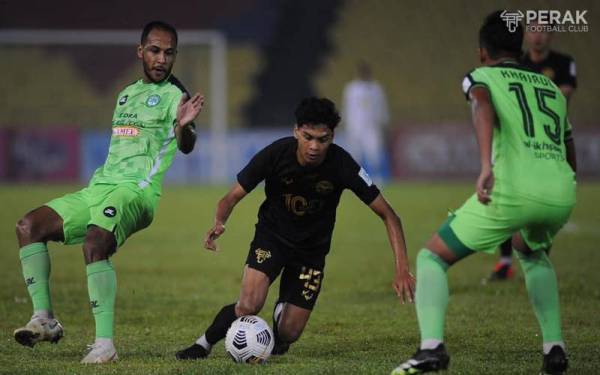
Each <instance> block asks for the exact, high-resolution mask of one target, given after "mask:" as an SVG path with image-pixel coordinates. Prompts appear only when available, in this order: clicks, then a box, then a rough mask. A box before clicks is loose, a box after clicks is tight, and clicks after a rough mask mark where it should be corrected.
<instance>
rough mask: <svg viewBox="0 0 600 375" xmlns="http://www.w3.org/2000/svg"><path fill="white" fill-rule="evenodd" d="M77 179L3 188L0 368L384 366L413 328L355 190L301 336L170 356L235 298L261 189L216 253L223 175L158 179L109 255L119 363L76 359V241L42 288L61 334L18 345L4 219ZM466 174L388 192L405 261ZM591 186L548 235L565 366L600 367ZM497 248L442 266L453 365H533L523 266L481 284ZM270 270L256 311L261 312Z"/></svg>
mask: <svg viewBox="0 0 600 375" xmlns="http://www.w3.org/2000/svg"><path fill="white" fill-rule="evenodd" d="M76 189H77V187H75V186H53V187H29V186H4V187H0V196H1V201H2V204H3V209H2V212H1V213H0V244H1V247H0V248H1V251H0V264H1V271H2V278H1V279H0V317H1V319H0V340H1V344H0V373H2V374H4V373H6V374H27V373H30V374H42V373H43V374H84V373H85V374H88V373H94V374H95V373H98V374H142V373H144V374H150V373H152V374H191V373H207V374H208V373H210V374H219V373H222V374H230V373H247V374H254V373H261V374H262V373H264V374H281V373H290V374H292V373H293V374H299V373H306V374H313V373H315V372H317V371H318V372H319V373H322V374H328V373H356V374H366V373H377V374H386V373H389V371H390V370H391V369H392V368H394V367H395V366H396V365H397V364H398V363H399V362H400V361H401V360H402V361H403V360H405V359H406V358H407V357H408V356H410V355H411V354H412V353H413V352H414V350H415V348H416V346H417V344H418V341H419V335H418V327H417V322H416V316H415V310H414V306H412V305H401V304H400V303H399V302H398V300H397V298H396V297H395V295H394V293H393V290H392V288H391V281H392V277H393V265H392V264H393V263H392V253H391V250H390V248H389V246H388V242H387V236H386V234H385V229H384V226H383V225H382V223H381V222H380V220H379V219H378V218H377V217H376V216H375V215H374V214H372V213H370V210H369V209H368V207H366V206H364V205H363V204H362V203H361V202H360V201H359V200H358V199H357V198H356V197H354V196H353V194H352V193H350V192H346V193H345V194H344V196H343V198H342V202H341V204H340V208H339V209H338V217H337V224H336V229H335V233H334V240H333V244H332V251H331V253H330V255H329V257H328V259H327V267H326V270H325V279H324V287H323V290H322V292H321V296H320V298H319V302H318V303H317V306H316V308H315V311H314V313H313V316H312V317H311V320H310V321H309V323H308V326H307V328H306V330H305V333H304V335H303V336H302V337H301V338H300V340H299V341H298V342H297V343H296V344H294V345H293V346H292V348H291V350H290V352H289V353H288V354H287V355H285V356H283V357H274V358H272V359H271V360H270V361H269V363H268V365H266V366H258V367H256V366H245V365H236V364H234V363H233V362H232V361H231V360H230V359H229V358H228V357H227V356H226V353H225V351H224V348H223V343H222V342H220V343H219V344H218V345H217V346H216V347H215V348H214V350H213V354H212V355H211V357H210V358H209V359H208V360H205V361H198V362H177V361H176V360H175V359H174V353H175V351H177V350H179V349H181V348H183V347H185V346H188V345H190V344H191V343H192V342H193V341H194V340H195V339H196V337H197V336H198V335H199V334H200V333H202V332H203V330H204V329H205V328H206V327H207V326H208V325H209V324H210V322H211V321H212V319H213V317H214V315H215V313H216V312H217V311H218V310H219V309H220V308H221V306H223V305H225V304H228V303H231V302H233V301H235V299H236V298H237V295H238V293H239V284H240V280H241V272H242V266H243V263H244V260H245V257H246V254H247V251H248V246H249V242H250V240H251V239H252V235H253V230H254V223H255V222H256V212H257V209H258V206H259V204H260V202H261V201H262V199H263V196H264V195H263V193H262V191H261V190H262V189H261V188H259V189H257V191H255V192H254V193H253V194H251V195H249V196H248V197H247V198H246V199H245V200H244V201H243V202H241V203H240V204H239V205H238V207H237V208H236V210H235V212H234V214H233V215H232V217H231V219H230V221H229V222H228V225H227V232H226V233H225V235H224V236H223V237H222V239H221V240H220V242H219V245H220V251H219V252H218V253H212V252H208V251H205V250H203V249H202V247H201V245H202V241H203V236H204V233H205V232H206V231H207V230H208V229H209V228H210V226H211V225H212V220H213V212H214V209H215V204H216V202H217V200H218V198H220V196H221V195H223V194H224V193H225V191H226V188H225V187H219V188H216V187H215V188H208V187H189V188H182V187H169V186H167V187H166V188H165V192H164V196H163V198H162V201H161V204H160V207H159V210H158V213H157V215H156V216H155V221H154V223H153V224H152V226H151V227H150V228H149V229H146V230H145V231H143V232H140V233H138V234H135V235H134V236H133V237H132V238H131V239H130V240H128V241H127V242H126V244H125V245H124V246H123V247H122V248H121V249H120V250H119V252H118V254H117V255H116V256H115V257H114V258H113V262H114V264H115V267H116V270H117V280H118V281H117V282H118V293H117V303H116V330H115V332H116V333H115V334H116V337H115V343H116V346H117V350H118V353H119V356H120V357H121V360H120V362H118V363H115V364H111V365H106V366H101V367H93V368H90V367H85V366H84V365H80V364H79V363H78V362H79V360H80V359H81V358H82V356H83V354H84V349H85V345H86V344H88V343H91V342H92V341H93V335H94V324H93V318H92V315H91V311H90V308H89V304H88V297H87V289H86V278H85V267H84V263H83V258H82V254H81V247H80V246H70V247H65V246H62V245H59V244H51V245H50V254H51V259H52V275H51V286H52V297H53V302H54V308H55V310H56V314H57V317H58V318H59V319H60V321H61V322H62V323H63V325H64V327H65V337H64V339H63V340H62V341H61V342H60V343H59V344H58V345H49V344H47V343H42V344H38V345H37V346H36V347H35V348H34V349H33V350H31V349H29V348H26V347H22V346H20V345H18V344H17V343H16V342H15V341H14V339H13V337H12V331H13V329H15V328H17V327H19V326H21V325H23V324H24V323H26V322H27V320H28V319H29V316H30V314H31V305H30V301H29V297H28V295H27V291H26V289H25V286H24V283H23V280H22V276H21V268H20V264H19V257H18V252H17V251H18V249H17V244H16V239H15V236H14V225H15V222H16V221H17V220H18V218H19V217H20V216H21V215H23V214H24V213H25V212H26V211H27V210H29V209H32V208H34V207H37V206H39V205H41V204H43V203H44V202H46V201H48V200H49V199H51V198H53V197H56V196H59V195H62V194H64V193H66V192H70V191H73V190H76ZM471 191H472V184H470V183H469V184H458V183H457V184H417V183H410V184H401V185H396V186H388V187H387V188H386V189H385V194H386V196H387V198H388V200H389V201H390V203H391V204H392V206H393V207H394V208H395V209H396V210H397V212H398V214H399V215H400V216H401V218H402V220H403V224H404V230H405V233H406V235H407V239H408V246H409V255H410V258H411V269H413V270H414V268H415V267H414V260H415V254H416V252H417V251H418V250H419V249H420V248H421V247H422V245H423V244H424V242H425V241H426V240H427V239H428V238H429V236H430V235H431V233H432V232H434V231H435V230H436V229H437V228H438V226H439V225H440V224H441V223H442V222H443V220H444V219H445V217H446V211H447V209H448V208H457V207H458V206H459V205H460V204H461V203H462V202H463V201H464V200H465V199H466V198H467V196H468V195H469V194H470V193H471ZM599 203H600V185H599V184H591V183H582V184H581V185H580V187H579V204H578V206H577V207H576V209H575V211H574V213H573V215H572V219H571V222H570V223H569V224H568V225H567V227H566V228H565V229H563V231H562V232H561V233H560V234H559V235H558V237H557V239H556V242H555V248H554V249H553V252H552V255H551V258H552V260H553V263H554V265H555V268H556V271H557V274H558V278H559V287H560V293H561V307H562V319H563V325H564V336H565V338H566V341H567V345H568V349H569V356H570V360H571V371H570V373H573V374H593V373H598V371H600V359H599V358H600V347H599V346H598V338H599V327H600V314H598V311H600V273H599V272H598V270H597V269H598V266H599V265H600V253H599V252H598V245H597V244H598V242H599V240H600V216H599V214H598V207H599ZM495 260H496V259H495V257H491V256H487V255H484V254H479V255H475V256H472V257H470V258H468V259H466V260H465V261H463V262H461V263H460V264H458V265H456V266H454V267H452V268H451V269H450V271H449V278H450V290H451V297H450V305H449V309H448V316H447V318H448V319H447V324H446V341H447V345H448V349H449V352H450V354H451V364H450V369H451V373H453V374H484V373H501V374H513V373H535V372H536V371H538V370H539V368H540V366H541V360H542V358H541V337H540V336H539V329H538V325H537V321H536V320H535V317H534V315H533V310H532V309H531V307H530V305H529V302H528V299H527V294H526V291H525V286H524V282H523V278H522V274H521V273H520V270H519V269H518V266H517V272H516V277H515V279H514V280H513V281H509V282H506V283H494V284H489V283H488V284H485V283H483V282H482V280H483V279H484V278H485V277H487V276H488V274H489V272H490V271H491V269H492V266H493V264H494V262H495ZM277 287H278V282H276V283H275V284H274V285H273V287H272V288H271V294H270V295H269V298H268V301H267V303H266V305H265V308H264V310H263V312H262V313H261V316H262V317H263V318H265V319H266V320H267V321H268V322H271V318H270V314H271V311H272V308H273V303H274V300H275V298H276V293H277Z"/></svg>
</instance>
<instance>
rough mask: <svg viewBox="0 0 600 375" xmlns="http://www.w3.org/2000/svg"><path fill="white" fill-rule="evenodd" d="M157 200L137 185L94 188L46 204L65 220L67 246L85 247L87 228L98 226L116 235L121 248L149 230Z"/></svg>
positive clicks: (92, 186)
mask: <svg viewBox="0 0 600 375" xmlns="http://www.w3.org/2000/svg"><path fill="white" fill-rule="evenodd" d="M156 203H157V198H156V196H155V195H154V194H153V193H152V192H151V191H150V189H147V190H142V189H140V188H139V187H138V186H137V185H136V184H133V183H123V184H119V185H107V184H98V185H90V186H88V187H86V188H84V189H82V190H79V191H77V192H75V193H71V194H67V195H64V196H62V197H60V198H56V199H53V200H51V201H50V202H48V203H46V206H48V207H50V208H52V209H53V210H54V211H56V212H57V213H58V215H59V216H60V217H61V218H62V219H63V231H64V235H65V241H64V243H65V244H67V245H72V244H79V243H82V242H83V241H84V239H85V235H86V232H87V228H88V226H90V225H96V226H98V227H100V228H103V229H106V230H107V231H110V232H112V233H114V235H115V238H116V240H117V247H119V246H121V245H122V244H123V243H124V242H125V240H126V239H127V238H128V237H129V236H131V235H132V234H133V233H135V232H137V231H139V230H141V229H144V228H146V227H147V226H148V225H150V223H151V222H152V219H153V217H154V208H155V206H156Z"/></svg>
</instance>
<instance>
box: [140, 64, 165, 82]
mask: <svg viewBox="0 0 600 375" xmlns="http://www.w3.org/2000/svg"><path fill="white" fill-rule="evenodd" d="M142 65H143V66H144V74H145V75H146V77H147V78H148V79H149V80H150V82H153V83H159V82H162V81H164V80H165V79H166V78H167V77H168V76H169V75H171V70H172V67H171V68H170V69H168V70H165V71H164V72H160V73H161V74H162V76H161V77H160V78H156V74H157V73H159V72H158V71H155V70H152V68H150V66H149V65H148V64H146V62H145V61H144V62H143V63H142Z"/></svg>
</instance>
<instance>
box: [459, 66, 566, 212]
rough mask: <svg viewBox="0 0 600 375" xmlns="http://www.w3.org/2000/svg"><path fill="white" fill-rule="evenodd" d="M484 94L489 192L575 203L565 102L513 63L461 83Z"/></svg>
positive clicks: (469, 76)
mask: <svg viewBox="0 0 600 375" xmlns="http://www.w3.org/2000/svg"><path fill="white" fill-rule="evenodd" d="M477 86H484V87H486V88H487V89H488V91H489V93H490V97H491V101H492V105H493V107H494V110H495V111H496V117H497V120H496V124H495V127H494V135H493V153H492V160H493V165H494V166H493V170H494V176H495V181H496V182H495V187H494V189H496V190H498V192H502V193H503V194H506V196H516V197H519V196H520V197H525V198H528V199H533V200H536V201H542V202H546V203H549V204H555V205H561V206H562V205H571V204H573V203H575V174H574V172H573V170H572V169H571V167H570V166H569V164H568V162H567V156H566V147H565V141H567V140H569V139H570V137H571V125H570V123H569V121H568V119H567V101H566V99H565V97H564V96H563V95H562V93H561V92H560V90H559V88H558V87H557V86H556V85H555V84H554V83H553V82H552V81H551V80H550V79H549V78H547V77H545V76H544V75H542V74H538V73H535V72H533V71H530V70H528V69H527V68H524V67H521V66H519V65H517V64H516V63H510V62H508V63H502V64H499V65H494V66H485V67H480V68H477V69H475V70H473V71H472V72H471V73H469V74H467V76H466V77H465V78H464V80H463V92H464V93H465V95H466V96H467V100H468V99H469V91H470V90H471V89H472V88H473V87H477Z"/></svg>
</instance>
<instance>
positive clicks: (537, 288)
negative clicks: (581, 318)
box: [516, 251, 563, 342]
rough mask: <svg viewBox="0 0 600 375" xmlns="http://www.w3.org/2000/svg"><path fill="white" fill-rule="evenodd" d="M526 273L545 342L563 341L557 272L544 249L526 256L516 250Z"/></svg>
mask: <svg viewBox="0 0 600 375" xmlns="http://www.w3.org/2000/svg"><path fill="white" fill-rule="evenodd" d="M516 253H517V258H519V262H520V263H521V267H522V269H523V273H524V274H525V285H526V286H527V292H528V293H529V300H530V301H531V304H532V305H533V311H535V316H536V317H537V320H538V323H539V324H540V328H541V329H542V336H543V338H544V342H559V341H563V339H562V333H561V329H560V305H559V302H558V284H557V282H556V273H554V267H552V263H551V262H550V259H549V258H548V256H547V255H546V253H545V252H544V251H536V252H534V253H533V254H531V255H529V256H526V255H523V254H521V253H520V252H519V251H516Z"/></svg>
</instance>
